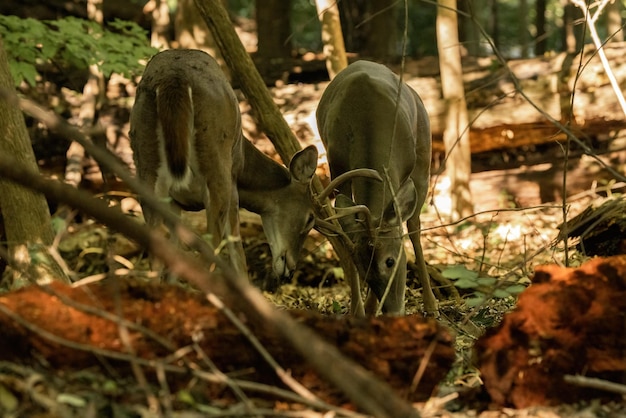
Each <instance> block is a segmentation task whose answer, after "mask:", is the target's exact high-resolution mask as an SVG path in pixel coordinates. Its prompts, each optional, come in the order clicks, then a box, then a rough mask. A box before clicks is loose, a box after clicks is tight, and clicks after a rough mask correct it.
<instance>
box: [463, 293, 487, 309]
mask: <svg viewBox="0 0 626 418" xmlns="http://www.w3.org/2000/svg"><path fill="white" fill-rule="evenodd" d="M486 300H487V298H486V297H485V295H483V294H482V293H480V292H476V295H475V296H474V297H471V298H469V299H466V300H465V303H466V304H467V306H469V307H470V308H475V307H477V306H480V305H482V304H483V303H485V301H486Z"/></svg>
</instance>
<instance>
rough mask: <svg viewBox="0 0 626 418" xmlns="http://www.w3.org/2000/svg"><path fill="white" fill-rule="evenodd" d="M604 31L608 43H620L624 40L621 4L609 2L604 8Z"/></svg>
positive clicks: (619, 2) (617, 1) (617, 0)
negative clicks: (607, 36)
mask: <svg viewBox="0 0 626 418" xmlns="http://www.w3.org/2000/svg"><path fill="white" fill-rule="evenodd" d="M606 29H607V33H608V35H609V42H621V41H623V40H624V29H623V28H622V2H621V1H619V0H616V1H611V2H609V4H608V5H607V6H606Z"/></svg>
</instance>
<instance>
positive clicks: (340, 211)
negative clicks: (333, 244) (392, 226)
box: [324, 205, 373, 231]
mask: <svg viewBox="0 0 626 418" xmlns="http://www.w3.org/2000/svg"><path fill="white" fill-rule="evenodd" d="M335 211H336V212H337V213H336V214H335V215H333V216H329V217H328V218H326V219H324V220H325V221H332V220H333V219H340V218H343V217H345V216H350V215H355V214H358V213H362V214H364V215H365V224H366V226H367V230H368V231H371V230H372V225H373V222H372V214H371V213H370V210H369V208H368V207H367V206H365V205H354V206H350V207H348V208H337V207H335Z"/></svg>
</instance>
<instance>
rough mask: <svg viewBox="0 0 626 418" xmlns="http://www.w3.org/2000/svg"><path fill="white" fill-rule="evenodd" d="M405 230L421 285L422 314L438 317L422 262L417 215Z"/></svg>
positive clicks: (433, 295) (428, 278)
mask: <svg viewBox="0 0 626 418" xmlns="http://www.w3.org/2000/svg"><path fill="white" fill-rule="evenodd" d="M407 228H408V231H409V237H410V238H411V243H412V244H413V249H414V250H415V264H416V265H417V274H418V276H419V280H420V284H421V285H422V300H423V301H424V312H425V314H426V315H429V316H435V317H437V316H439V307H438V306H437V299H436V298H435V294H434V293H433V289H432V287H431V284H430V276H429V274H428V270H427V269H426V261H425V260H424V252H423V251H422V243H421V240H420V231H421V224H420V218H419V213H416V214H415V215H413V216H412V217H411V218H410V219H409V220H408V222H407Z"/></svg>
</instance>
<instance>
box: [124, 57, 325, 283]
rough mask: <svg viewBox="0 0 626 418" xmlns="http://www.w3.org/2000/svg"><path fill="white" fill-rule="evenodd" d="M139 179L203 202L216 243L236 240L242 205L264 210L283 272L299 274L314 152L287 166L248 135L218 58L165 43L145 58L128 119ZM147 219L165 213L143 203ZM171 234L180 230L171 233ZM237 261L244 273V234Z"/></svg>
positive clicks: (196, 204) (197, 206)
mask: <svg viewBox="0 0 626 418" xmlns="http://www.w3.org/2000/svg"><path fill="white" fill-rule="evenodd" d="M130 138H131V145H132V149H133V152H134V158H135V165H136V168H137V176H138V177H139V178H140V179H141V180H143V181H144V182H145V183H147V184H148V185H149V186H150V187H151V188H152V189H153V190H154V192H155V194H156V195H157V196H158V197H161V198H171V201H172V204H173V207H174V209H176V210H177V211H179V210H180V208H182V209H184V210H192V211H197V210H201V209H206V218H207V232H208V234H209V235H210V236H211V240H212V244H213V247H214V248H218V246H219V244H220V242H221V241H222V240H223V239H225V238H227V237H228V236H234V237H239V235H240V233H239V212H238V210H239V205H241V206H242V207H244V208H246V209H249V210H250V211H252V212H255V213H258V214H260V215H261V219H262V222H263V229H264V231H265V234H266V236H267V239H268V241H269V244H270V250H271V252H272V266H273V269H274V272H275V273H276V275H277V276H278V277H281V278H282V277H288V276H290V275H291V273H292V272H293V271H294V269H295V267H296V262H297V260H298V255H299V252H300V250H301V248H302V244H303V242H304V239H305V238H306V236H307V234H308V233H309V231H310V230H311V228H312V227H313V225H314V223H315V217H314V214H313V203H312V199H311V197H310V191H309V190H310V182H311V179H312V177H313V175H314V173H315V169H316V168H317V149H316V148H315V147H314V146H309V147H307V148H305V149H303V150H301V151H300V152H298V153H296V154H295V155H294V156H293V158H292V160H291V163H290V165H289V169H287V168H285V167H284V166H282V165H280V164H278V163H276V162H275V161H273V160H272V159H271V158H269V157H267V156H266V155H265V154H263V153H262V152H261V151H259V150H258V149H257V148H256V147H255V146H254V145H252V143H250V142H249V141H248V140H247V139H246V138H245V137H244V136H243V134H242V130H241V114H240V111H239V104H238V101H237V97H236V96H235V93H234V92H233V89H232V88H231V86H230V84H229V82H228V80H227V79H226V77H225V76H224V75H223V74H222V70H221V69H220V67H219V66H218V64H217V63H216V62H215V60H214V59H213V58H212V57H211V56H209V55H208V54H206V53H204V52H202V51H198V50H167V51H163V52H160V53H158V54H157V55H155V56H154V57H153V58H152V59H151V60H150V62H149V63H148V65H147V67H146V69H145V72H144V74H143V77H142V80H141V82H140V83H139V85H138V87H137V95H136V99H135V105H134V106H133V109H132V112H131V116H130ZM144 213H145V218H146V222H147V223H148V225H151V226H154V225H157V224H159V223H161V220H160V219H159V218H158V217H157V216H156V214H155V213H153V212H152V211H151V210H150V208H148V207H144ZM172 235H174V234H173V233H172ZM235 244H236V251H235V252H236V254H230V257H231V262H233V264H234V265H235V267H237V268H238V269H239V270H240V272H242V273H245V272H246V270H245V266H246V263H245V255H244V252H243V246H242V244H241V240H240V239H239V240H236V242H235Z"/></svg>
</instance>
